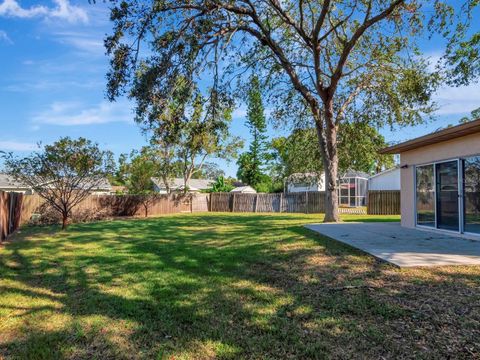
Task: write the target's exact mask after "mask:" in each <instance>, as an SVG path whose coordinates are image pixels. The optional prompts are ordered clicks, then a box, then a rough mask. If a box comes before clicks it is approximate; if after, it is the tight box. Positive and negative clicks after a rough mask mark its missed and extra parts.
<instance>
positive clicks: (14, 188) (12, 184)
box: [0, 174, 33, 194]
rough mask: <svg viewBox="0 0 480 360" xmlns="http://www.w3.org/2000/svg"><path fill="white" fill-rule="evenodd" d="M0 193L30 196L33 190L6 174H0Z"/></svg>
mask: <svg viewBox="0 0 480 360" xmlns="http://www.w3.org/2000/svg"><path fill="white" fill-rule="evenodd" d="M0 191H5V192H19V193H23V194H32V193H33V190H32V189H31V188H30V187H29V186H28V185H25V184H22V183H20V182H19V181H17V180H15V179H14V178H13V177H11V176H10V175H7V174H0Z"/></svg>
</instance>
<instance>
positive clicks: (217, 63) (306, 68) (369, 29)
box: [106, 0, 443, 221]
mask: <svg viewBox="0 0 480 360" xmlns="http://www.w3.org/2000/svg"><path fill="white" fill-rule="evenodd" d="M434 3H435V4H437V3H440V1H434V2H432V3H430V4H425V2H420V1H406V0H390V1H380V0H282V1H279V0H155V1H145V2H138V1H135V0H118V1H114V6H113V7H112V12H111V19H112V21H113V22H114V31H113V34H111V36H109V37H108V38H107V39H106V48H107V52H108V53H109V54H110V56H111V70H110V72H109V73H108V80H109V85H108V90H109V96H110V98H111V99H114V98H116V97H117V96H119V95H121V94H123V93H124V92H127V95H128V96H130V97H132V98H134V99H135V100H136V101H137V104H138V105H139V106H138V109H137V110H138V111H137V114H139V115H141V116H143V115H144V114H145V110H152V109H151V108H150V109H147V108H146V107H145V106H144V104H145V103H146V102H147V103H148V102H149V101H150V102H151V101H153V102H154V104H155V108H154V109H153V110H154V111H151V112H150V114H158V113H161V112H162V111H163V109H164V106H166V105H165V104H166V103H167V102H166V101H165V100H166V99H169V98H170V97H171V93H172V92H174V91H176V88H175V84H176V81H177V79H178V77H183V78H186V79H189V81H192V83H193V82H196V81H200V82H202V81H205V80H206V79H209V80H211V81H210V85H209V86H211V88H212V89H215V91H216V93H217V94H220V93H223V92H228V91H232V90H233V91H236V89H235V86H233V84H237V82H236V81H234V80H235V79H237V80H240V83H241V82H242V81H245V80H244V79H248V78H249V76H246V75H247V74H249V73H253V72H254V73H255V74H258V75H259V77H260V80H261V81H262V85H263V87H264V88H265V89H268V90H269V98H268V101H269V105H270V106H272V107H273V109H274V111H273V116H274V117H277V118H278V119H286V120H288V121H289V122H290V123H295V122H297V121H305V120H306V121H309V122H310V123H311V125H312V126H314V127H315V129H316V133H317V143H318V146H319V149H320V152H321V154H322V157H321V158H322V161H323V168H324V169H325V173H326V214H325V221H337V220H338V201H337V191H336V187H337V184H336V180H337V175H338V174H337V173H338V162H339V158H338V149H337V142H338V140H337V139H338V136H339V134H338V131H339V126H340V125H341V124H342V123H353V122H357V123H358V122H365V123H368V124H369V125H372V126H384V125H391V126H392V125H409V124H415V123H418V122H420V121H422V119H423V116H424V115H425V114H428V113H430V112H431V111H432V109H433V107H432V104H431V102H430V97H431V94H432V92H433V91H434V89H435V85H436V84H437V80H438V79H437V76H436V75H435V74H432V73H429V67H428V66H427V65H428V64H427V60H426V59H424V58H423V57H422V56H421V55H420V52H419V51H418V48H417V46H416V38H417V37H418V36H419V35H421V34H422V32H423V31H426V28H427V26H426V23H428V21H429V20H430V19H427V18H426V16H427V15H425V14H430V15H428V16H431V14H432V13H433V14H435V11H433V12H432V11H431V10H432V8H431V5H432V4H434ZM425 9H426V10H428V11H424V10H425ZM438 24H439V26H440V27H442V26H443V24H442V23H441V22H439V23H438ZM144 45H146V48H145V46H144Z"/></svg>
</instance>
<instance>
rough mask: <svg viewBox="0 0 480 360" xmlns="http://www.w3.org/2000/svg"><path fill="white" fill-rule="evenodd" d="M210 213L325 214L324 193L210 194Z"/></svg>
mask: <svg viewBox="0 0 480 360" xmlns="http://www.w3.org/2000/svg"><path fill="white" fill-rule="evenodd" d="M211 211H214V212H254V213H255V212H259V213H262V212H287V213H307V214H308V213H312V214H316V213H323V212H325V192H321V191H319V192H302V193H288V194H236V193H212V194H211Z"/></svg>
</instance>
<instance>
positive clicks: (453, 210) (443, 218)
mask: <svg viewBox="0 0 480 360" xmlns="http://www.w3.org/2000/svg"><path fill="white" fill-rule="evenodd" d="M435 177H436V179H435V180H436V186H437V188H436V190H437V191H436V197H437V199H436V200H437V228H439V229H445V230H451V231H459V230H460V227H459V226H460V212H459V201H458V198H459V192H458V161H457V160H454V161H448V162H442V163H439V164H436V165H435Z"/></svg>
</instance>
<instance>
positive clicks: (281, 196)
mask: <svg viewBox="0 0 480 360" xmlns="http://www.w3.org/2000/svg"><path fill="white" fill-rule="evenodd" d="M278 210H279V211H278V212H279V213H281V212H282V211H283V192H282V193H280V209H278Z"/></svg>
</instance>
